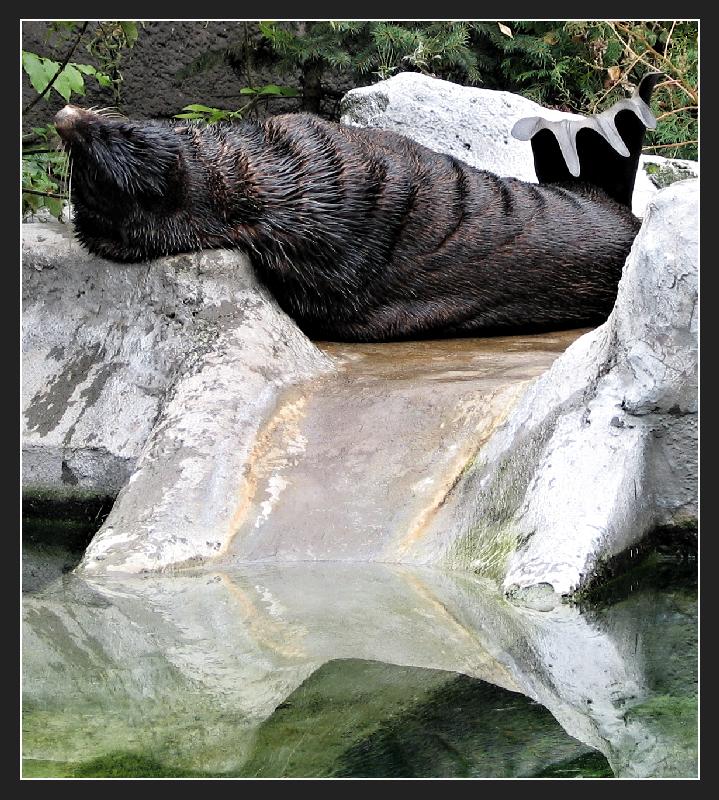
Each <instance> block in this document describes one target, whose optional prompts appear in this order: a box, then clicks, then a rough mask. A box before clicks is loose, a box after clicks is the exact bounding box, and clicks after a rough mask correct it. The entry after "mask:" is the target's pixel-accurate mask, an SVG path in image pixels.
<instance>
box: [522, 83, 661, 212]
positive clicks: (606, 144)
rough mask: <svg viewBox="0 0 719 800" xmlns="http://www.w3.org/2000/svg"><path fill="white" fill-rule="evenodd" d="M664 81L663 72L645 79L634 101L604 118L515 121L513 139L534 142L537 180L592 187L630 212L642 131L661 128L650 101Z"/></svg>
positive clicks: (618, 106) (619, 105)
mask: <svg viewBox="0 0 719 800" xmlns="http://www.w3.org/2000/svg"><path fill="white" fill-rule="evenodd" d="M663 77H664V75H662V74H661V73H659V72H652V73H649V74H647V75H645V76H644V77H643V78H642V80H641V82H640V83H639V86H637V88H636V89H635V90H634V92H633V94H632V96H631V97H628V98H625V99H623V100H619V101H618V102H617V103H615V104H614V105H613V106H611V108H608V109H607V110H606V111H602V113H601V114H595V115H594V116H591V117H581V116H579V115H571V116H570V115H567V116H566V117H564V118H562V119H544V118H543V117H525V118H524V119H520V120H519V121H518V122H516V123H515V125H514V127H513V128H512V136H514V138H515V139H520V140H522V141H527V140H528V139H529V140H531V142H532V153H533V154H534V168H535V171H536V173H537V179H538V180H539V182H540V183H559V182H569V181H573V180H576V181H580V182H582V183H590V184H593V185H595V186H598V187H599V188H600V189H603V190H604V191H605V192H606V193H607V194H608V195H609V196H610V197H612V198H614V199H615V200H616V201H617V202H619V203H622V204H623V205H626V206H629V207H630V208H631V204H632V192H633V190H634V180H635V178H636V174H637V167H638V166H639V156H640V155H641V152H642V144H643V143H644V133H645V131H646V130H647V128H649V129H650V130H653V129H654V128H655V127H656V124H657V121H656V119H655V118H654V115H653V114H652V112H651V109H650V108H649V100H650V98H651V95H652V91H653V90H654V87H655V86H656V84H657V83H658V82H659V81H660V80H661V79H662V78H663Z"/></svg>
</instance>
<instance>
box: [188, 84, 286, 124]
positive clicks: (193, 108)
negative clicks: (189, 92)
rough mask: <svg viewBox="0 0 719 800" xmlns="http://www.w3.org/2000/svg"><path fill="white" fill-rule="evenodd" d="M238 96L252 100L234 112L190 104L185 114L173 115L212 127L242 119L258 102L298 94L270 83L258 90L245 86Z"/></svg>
mask: <svg viewBox="0 0 719 800" xmlns="http://www.w3.org/2000/svg"><path fill="white" fill-rule="evenodd" d="M240 94H245V95H252V100H250V102H249V103H247V104H246V105H244V106H242V108H238V109H237V110H235V111H227V110H225V109H221V108H212V107H211V106H203V105H201V104H199V103H192V104H190V105H189V106H185V107H184V108H183V109H182V110H183V111H184V112H185V113H184V114H175V118H176V119H201V120H204V121H205V122H207V123H208V124H210V125H212V124H213V123H215V122H225V121H228V120H233V119H240V118H242V117H243V116H244V115H245V114H246V113H247V112H248V111H249V110H250V108H252V107H253V106H254V105H255V103H256V102H257V101H258V100H267V99H270V98H273V97H296V96H297V95H299V92H298V91H297V89H294V88H292V87H291V86H277V85H276V84H274V83H270V84H267V85H266V86H260V87H259V88H253V87H250V86H245V87H243V88H242V89H240Z"/></svg>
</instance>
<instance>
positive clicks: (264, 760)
mask: <svg viewBox="0 0 719 800" xmlns="http://www.w3.org/2000/svg"><path fill="white" fill-rule="evenodd" d="M590 753H594V754H595V755H596V761H597V762H598V763H599V764H600V765H601V773H600V774H602V775H606V776H612V772H611V769H610V768H609V764H608V763H607V761H606V759H605V758H604V756H602V755H601V754H600V753H596V751H593V750H592V749H591V748H589V747H587V746H586V745H584V744H582V743H581V742H578V741H577V740H576V739H573V738H572V737H570V736H568V735H567V733H566V732H565V731H564V730H563V729H562V727H561V726H560V725H559V723H558V722H557V721H556V720H555V719H554V717H553V716H552V715H551V714H550V713H549V711H547V709H546V708H543V707H542V706H540V705H538V704H537V703H535V702H533V701H532V700H530V699H529V698H527V697H525V696H524V695H521V694H517V693H514V692H508V691H507V690H506V689H501V688H499V687H497V686H493V685H492V684H489V683H485V682H484V681H478V680H475V679H472V678H469V677H467V676H465V675H459V676H458V675H454V674H452V673H446V672H437V671H434V670H421V669H416V668H408V667H396V666H391V665H388V664H380V663H377V662H368V661H353V660H350V661H332V662H330V663H328V664H325V665H324V666H323V667H321V668H320V669H319V670H317V672H315V673H314V674H313V675H312V676H311V677H310V678H308V680H307V681H305V682H304V683H303V684H302V686H300V687H299V688H298V689H296V690H295V691H294V692H293V693H292V694H291V695H290V696H289V697H288V698H287V700H286V701H285V702H284V703H283V704H282V705H281V706H280V707H279V708H278V709H277V710H276V711H275V713H274V714H273V715H272V716H271V717H270V718H269V719H268V720H267V721H266V722H265V723H263V725H262V727H261V728H260V730H259V733H258V736H257V739H256V743H255V752H254V754H253V757H252V759H251V760H250V761H249V762H248V764H247V765H246V767H245V770H244V773H245V774H246V775H248V776H249V775H257V776H260V777H268V776H301V775H309V776H334V777H389V778H395V777H410V778H415V777H528V776H533V775H536V774H538V773H539V772H542V771H544V770H551V768H552V767H553V766H554V765H557V764H565V763H570V764H571V763H575V762H576V761H577V760H578V759H580V758H581V757H582V756H586V755H587V754H590ZM308 768H309V771H308ZM593 769H596V764H595V766H594V767H593ZM567 770H568V772H567V774H568V775H571V774H574V775H576V774H577V773H578V774H581V775H584V774H588V775H594V774H596V773H595V772H594V771H590V772H588V773H587V772H584V771H580V767H576V766H575V767H574V773H572V772H571V767H567Z"/></svg>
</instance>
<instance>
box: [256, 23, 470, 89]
mask: <svg viewBox="0 0 719 800" xmlns="http://www.w3.org/2000/svg"><path fill="white" fill-rule="evenodd" d="M260 31H261V32H262V34H263V36H264V37H265V38H266V39H267V40H268V41H269V43H270V44H271V46H272V48H273V49H274V50H275V52H277V53H278V54H279V55H280V56H281V57H282V59H283V63H284V64H286V65H288V66H296V65H300V66H302V65H305V64H307V63H309V62H314V63H316V64H319V65H321V66H322V67H324V68H327V67H331V68H334V69H348V70H354V71H356V72H357V73H359V74H360V75H365V74H368V73H372V74H374V75H376V76H377V77H378V78H380V79H384V78H388V77H390V76H391V75H392V74H393V73H395V72H398V71H401V70H403V69H411V70H416V71H418V72H423V73H425V74H435V73H437V72H444V73H446V72H448V71H454V72H456V73H457V74H459V75H461V76H462V77H463V78H464V79H465V80H466V81H467V82H469V83H477V82H479V80H480V75H479V71H478V62H477V57H476V54H475V53H474V52H473V51H472V49H471V48H470V46H469V38H470V26H469V24H468V23H464V22H430V23H422V22H389V21H381V22H309V23H283V24H277V23H271V22H261V23H260Z"/></svg>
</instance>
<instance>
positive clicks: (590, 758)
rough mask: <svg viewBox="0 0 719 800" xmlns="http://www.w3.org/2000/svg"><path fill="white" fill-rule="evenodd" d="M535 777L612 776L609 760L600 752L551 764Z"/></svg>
mask: <svg viewBox="0 0 719 800" xmlns="http://www.w3.org/2000/svg"><path fill="white" fill-rule="evenodd" d="M534 777H536V778H613V777H614V773H613V772H612V768H611V767H610V766H609V762H608V761H607V759H606V758H605V757H604V756H603V755H602V754H601V753H584V754H583V755H581V756H578V757H577V758H573V759H571V760H569V761H563V762H562V763H560V764H552V765H551V766H549V767H547V768H546V769H544V770H542V771H541V772H539V773H537V775H535V776H534Z"/></svg>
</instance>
